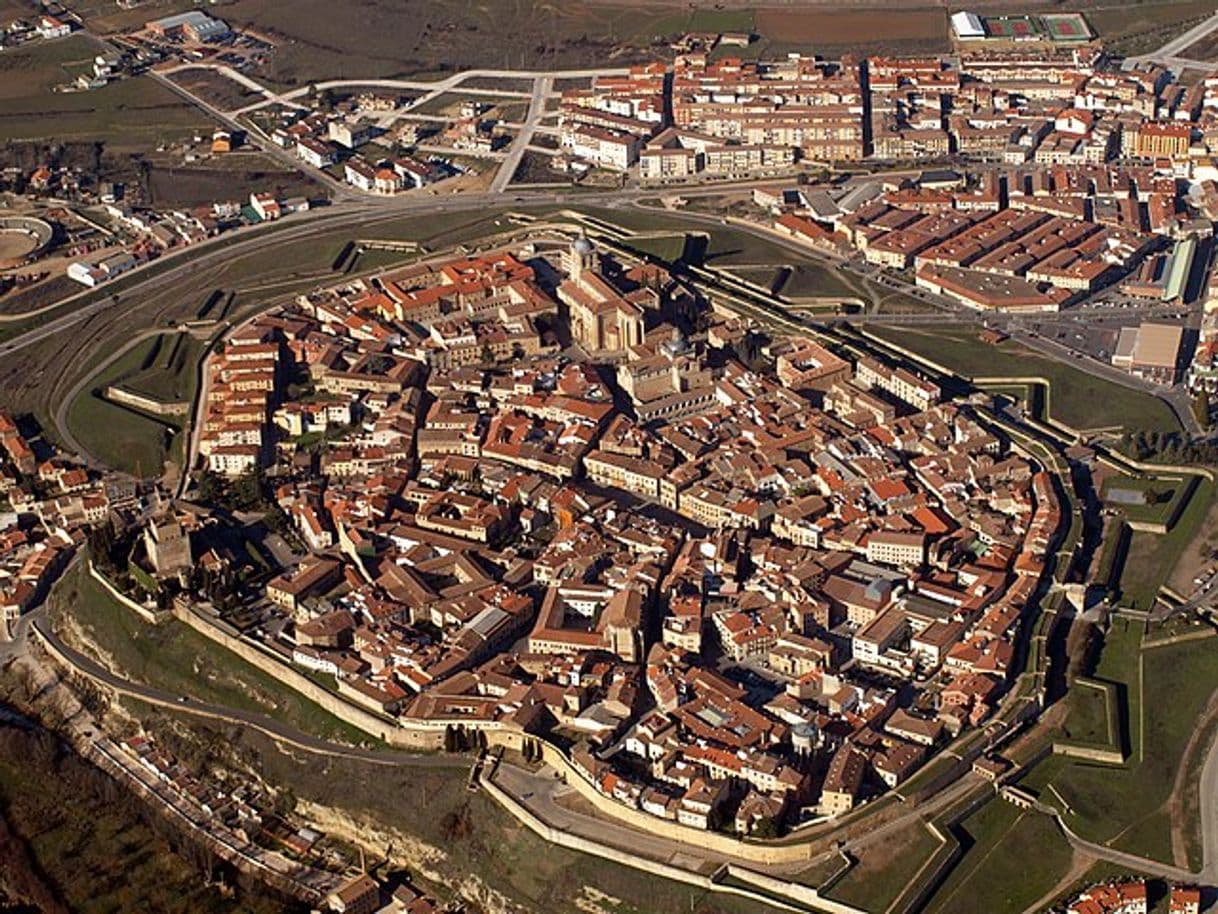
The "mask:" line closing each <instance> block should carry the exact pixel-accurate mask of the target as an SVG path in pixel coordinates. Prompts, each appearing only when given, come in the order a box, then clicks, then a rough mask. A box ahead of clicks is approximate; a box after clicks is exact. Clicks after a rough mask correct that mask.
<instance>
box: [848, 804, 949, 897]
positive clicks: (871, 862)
mask: <svg viewBox="0 0 1218 914" xmlns="http://www.w3.org/2000/svg"><path fill="white" fill-rule="evenodd" d="M938 849H939V842H938V841H937V840H936V839H935V837H934V835H932V834H931V833H930V831H929V830H927V828H926V826H925V825H923V824H922V823H921V822H918V823H916V824H914V825H912V826H910V827H908V828H906V829H904V830H903V831H901V832H900V833H899V834H896V835H893V836H892V837H891V838H890V839H887V840H885V841H883V842H880V843H878V844H873V845H871V846H870V847H869V848H868V849H867V850H865V851H864V852H863V853H862V854H861V855H860V856H859V860H858V863H856V864H855V865H854V866H853V867H851V869H850V871H849V872H848V873H846V875H845V876H843V877H842V878H841V880H839V881H838V882H836V883H835V884H834V885H833V887H832V888H830V890H829V892H828V895H829V897H830V898H833V899H835V900H837V901H842V902H845V903H846V904H851V905H854V906H855V907H859V908H862V909H863V910H865V911H883V910H886V909H887V907H888V906H889V905H890V904H891V903H892V902H893V900H895V899H896V897H897V896H898V895H899V894H901V892H903V891H904V890H905V888H906V887H907V886H908V885H909V883H910V881H911V880H912V879H913V878H914V876H915V875H916V874H917V872H918V870H920V869H921V868H922V865H923V864H924V863H926V861H927V860H929V859H930V858H931V856H932V855H933V854H934V853H935V851H937V850H938Z"/></svg>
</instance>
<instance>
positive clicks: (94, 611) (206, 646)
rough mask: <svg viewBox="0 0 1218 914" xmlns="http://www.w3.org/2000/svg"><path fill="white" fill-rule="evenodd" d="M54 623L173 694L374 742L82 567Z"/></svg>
mask: <svg viewBox="0 0 1218 914" xmlns="http://www.w3.org/2000/svg"><path fill="white" fill-rule="evenodd" d="M51 605H52V608H53V618H54V619H55V624H56V627H57V629H58V630H60V631H70V630H71V629H70V626H68V627H65V626H67V620H68V619H69V618H70V619H71V620H72V622H73V623H75V624H76V625H78V626H79V627H80V629H81V630H82V631H83V633H84V635H85V638H86V639H87V640H88V642H89V644H86V645H85V646H84V649H86V650H88V649H89V648H90V647H92V649H93V652H95V653H97V655H98V656H99V657H100V658H101V659H102V660H103V661H105V662H107V663H108V664H109V665H110V666H112V667H114V668H115V669H116V670H118V671H119V672H121V673H122V674H123V675H125V676H129V677H130V678H132V679H134V680H137V681H139V682H143V683H147V684H148V685H152V686H156V687H157V688H160V689H164V690H165V691H168V692H173V693H175V694H177V693H180V694H183V695H190V696H193V697H195V698H198V699H201V700H203V701H210V702H214V703H216V704H222V705H225V706H227V707H230V708H236V709H239V710H243V711H254V712H258V713H261V714H269V715H271V716H273V717H275V718H276V719H277V720H280V721H283V722H284V723H288V724H290V725H292V726H294V727H297V728H299V729H301V730H304V731H306V732H308V733H312V734H314V735H316V736H320V737H324V738H327V739H338V740H342V741H345V742H349V743H356V744H358V743H363V742H366V741H368V737H367V736H366V735H365V734H364V733H363V732H362V731H359V730H356V729H354V728H352V727H350V726H348V725H347V724H345V723H343V722H342V721H340V720H338V719H337V718H335V717H334V716H333V715H331V714H329V713H328V712H326V711H323V710H322V709H321V708H319V707H318V706H317V705H315V704H313V703H312V702H310V701H308V700H307V699H305V698H303V697H301V696H300V695H299V694H298V693H297V692H295V691H293V690H292V689H289V688H287V687H286V686H283V685H281V684H280V683H279V682H277V681H276V680H275V679H273V678H271V677H270V676H268V675H266V674H265V673H263V672H261V671H260V670H257V669H254V668H253V667H252V666H250V665H249V664H247V663H245V662H244V661H243V660H241V659H240V658H239V657H237V656H236V655H235V654H233V653H232V652H230V651H228V650H225V649H224V648H222V647H220V646H219V645H217V644H215V643H213V642H212V641H210V640H208V639H206V638H204V637H203V636H202V635H200V634H198V633H197V632H195V631H193V630H192V629H190V628H188V627H186V626H185V625H183V624H182V623H180V622H178V621H176V620H169V621H167V622H164V623H162V624H160V625H156V626H153V625H149V624H147V623H146V622H144V621H143V620H142V619H140V618H138V617H137V616H136V615H135V614H134V613H133V612H131V610H129V609H127V608H126V607H124V606H122V605H121V604H119V603H117V602H116V601H115V600H114V599H113V598H111V597H110V596H109V594H107V593H106V592H105V591H104V590H102V588H101V586H100V585H99V584H98V583H97V582H96V581H95V580H94V579H93V578H92V577H90V576H89V575H88V573H87V572H86V571H85V570H84V568H83V566H78V567H77V568H75V569H73V570H72V571H71V572H69V573H68V574H67V575H66V576H65V577H64V579H63V581H62V582H61V583H60V584H59V585H58V586H57V587H56V589H55V592H54V594H53V597H52V603H51Z"/></svg>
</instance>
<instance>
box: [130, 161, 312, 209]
mask: <svg viewBox="0 0 1218 914" xmlns="http://www.w3.org/2000/svg"><path fill="white" fill-rule="evenodd" d="M217 162H218V163H222V164H219V165H218V167H215V168H176V167H171V166H160V165H158V166H154V167H153V170H152V174H151V175H150V176H149V180H148V185H149V187H148V190H149V194H150V196H151V202H152V204H153V205H154V206H197V205H199V204H203V203H211V202H212V201H214V200H245V199H248V197H249V195H250V194H251V193H252V192H254V191H259V192H263V191H269V192H271V193H274V194H276V195H278V196H281V197H296V196H304V197H322V196H326V192H325V190H324V188H323V187H322V186H321V185H319V184H317V183H316V182H315V181H313V180H312V179H310V178H309V177H308V176H307V175H305V174H302V173H300V172H294V171H283V170H282V169H280V168H279V167H278V166H277V165H275V164H274V163H273V162H272V161H271V160H270V159H267V158H264V157H263V156H261V155H258V156H246V155H233V156H230V157H229V158H228V159H224V158H221V159H218V160H217Z"/></svg>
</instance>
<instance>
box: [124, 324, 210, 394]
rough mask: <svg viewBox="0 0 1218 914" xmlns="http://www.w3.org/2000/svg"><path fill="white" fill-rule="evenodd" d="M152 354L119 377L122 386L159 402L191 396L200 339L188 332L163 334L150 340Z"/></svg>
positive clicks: (201, 349) (198, 357)
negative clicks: (130, 373)
mask: <svg viewBox="0 0 1218 914" xmlns="http://www.w3.org/2000/svg"><path fill="white" fill-rule="evenodd" d="M152 343H153V349H152V351H151V352H150V356H151V358H149V359H146V360H145V363H144V365H143V367H142V368H141V369H140V370H139V371H137V372H135V373H134V374H132V375H131V376H129V377H125V378H122V379H120V383H121V385H122V386H123V387H125V388H127V389H128V390H131V391H133V392H135V393H138V394H143V395H144V396H147V397H152V398H153V399H154V400H159V401H161V402H162V403H174V402H183V401H189V400H191V399H193V398H194V394H195V388H196V386H197V380H198V365H199V360H200V359H201V358H202V357H203V342H202V341H201V340H197V339H195V338H194V337H193V336H191V335H190V334H186V333H178V334H165V335H163V336H158V337H155V338H154V339H153V340H152Z"/></svg>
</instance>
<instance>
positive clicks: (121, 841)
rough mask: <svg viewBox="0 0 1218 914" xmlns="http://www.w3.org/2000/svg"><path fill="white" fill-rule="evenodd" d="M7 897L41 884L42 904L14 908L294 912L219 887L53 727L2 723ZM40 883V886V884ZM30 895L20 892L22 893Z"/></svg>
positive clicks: (109, 913) (0, 839)
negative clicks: (29, 729) (32, 729)
mask: <svg viewBox="0 0 1218 914" xmlns="http://www.w3.org/2000/svg"><path fill="white" fill-rule="evenodd" d="M0 810H2V813H0V857H3V858H4V859H3V865H0V898H3V897H4V894H5V892H4V888H5V886H6V884H7V885H8V886H9V887H10V891H12V890H13V888H14V887H18V886H22V885H25V886H29V885H30V884H31V883H33V884H35V885H37V884H41V886H42V887H43V888H42V897H40V898H38V901H40V902H41V904H39V905H37V906H31V907H23V906H16V907H7V906H4V905H3V904H0V907H4V910H11V911H32V910H39V909H41V910H43V911H48V912H50V911H69V910H70V911H73V912H79V914H116V912H122V911H158V912H163V914H229V912H237V911H240V912H243V914H284V912H287V911H289V910H297V909H295V908H288V907H287V906H285V905H283V904H280V903H278V902H276V901H272V900H269V899H267V898H263V897H260V896H259V895H257V894H252V893H249V892H240V893H238V894H237V895H236V897H231V896H229V897H226V896H225V895H222V894H221V892H220V891H219V890H218V889H216V888H212V887H209V886H208V885H206V883H205V882H204V880H203V878H202V876H201V875H200V874H199V873H198V872H196V871H195V870H194V869H192V868H191V867H190V866H189V865H188V864H187V863H186V861H185V860H183V859H182V858H180V857H178V856H176V855H175V854H174V852H173V848H172V847H171V845H170V843H169V841H167V840H166V839H165V837H163V835H162V834H161V833H159V831H158V830H154V828H153V827H152V825H151V824H150V823H151V822H152V821H154V820H153V819H152V818H151V816H152V813H150V812H146V811H145V810H144V809H143V808H142V807H141V806H139V804H138V803H137V802H136V801H135V800H134V799H133V798H130V797H128V796H126V795H125V794H124V793H123V792H122V790H121V789H120V788H118V787H117V786H116V785H115V784H114V783H113V782H112V781H110V779H109V778H108V777H106V776H105V775H103V774H102V773H101V772H100V771H98V770H97V769H95V768H93V767H92V766H91V765H89V764H88V763H87V762H85V761H83V760H81V759H79V758H77V757H76V756H74V755H71V754H70V753H68V752H67V751H66V750H64V749H62V748H60V747H58V746H57V745H56V743H55V742H54V741H53V740H51V738H50V737H49V736H47V735H45V734H43V735H36V734H33V733H24V732H22V731H19V730H17V729H16V728H13V727H5V726H0ZM35 891H38V889H35ZM19 897H20V896H19Z"/></svg>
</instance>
